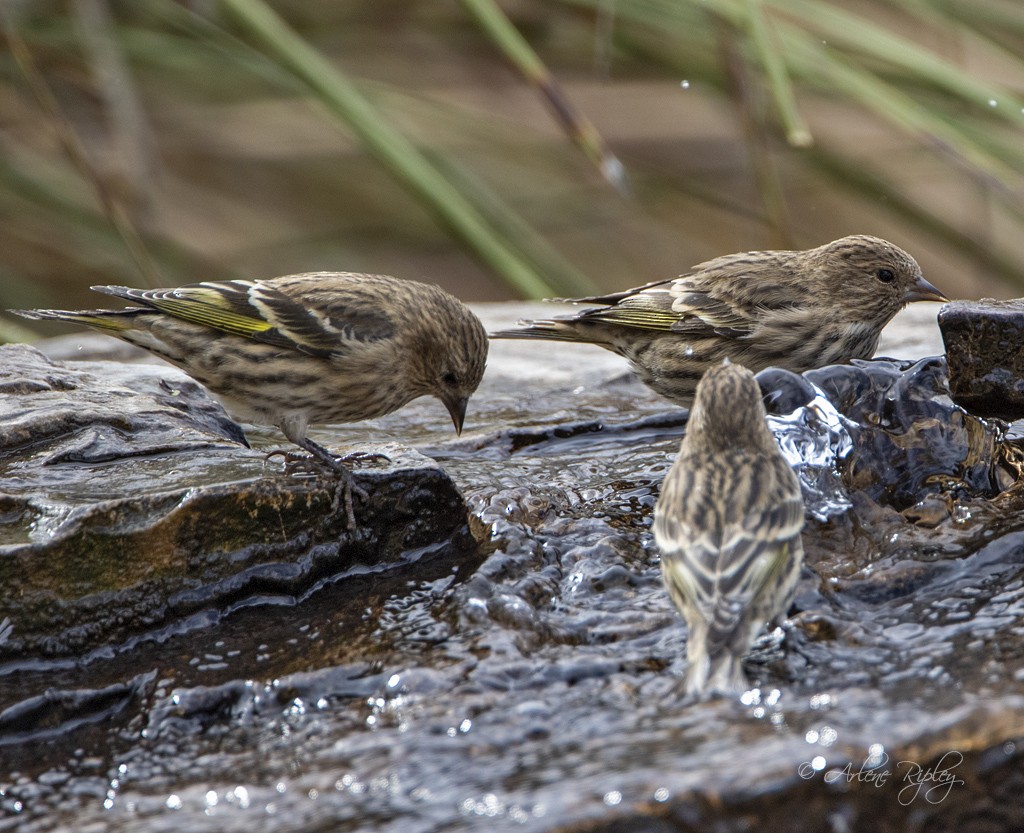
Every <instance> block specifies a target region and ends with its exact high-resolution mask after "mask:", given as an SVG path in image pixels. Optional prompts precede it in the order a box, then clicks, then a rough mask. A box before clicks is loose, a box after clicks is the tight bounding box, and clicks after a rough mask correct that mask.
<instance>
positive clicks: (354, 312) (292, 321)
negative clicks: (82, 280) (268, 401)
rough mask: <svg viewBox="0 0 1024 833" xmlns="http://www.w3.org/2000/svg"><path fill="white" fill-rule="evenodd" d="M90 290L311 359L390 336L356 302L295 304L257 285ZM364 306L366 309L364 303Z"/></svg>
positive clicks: (317, 300)
mask: <svg viewBox="0 0 1024 833" xmlns="http://www.w3.org/2000/svg"><path fill="white" fill-rule="evenodd" d="M93 288H94V289H96V290H97V291H100V292H105V293H107V294H108V295H116V296H117V297H120V298H125V299H127V300H132V301H137V302H139V303H142V304H144V305H145V306H147V307H149V308H151V309H154V310H157V311H159V312H162V313H165V314H166V315H170V316H173V317H174V318H178V319H180V320H182V321H189V322H191V323H194V324H201V325H202V326H205V327H210V328H211V329H214V330H219V331H220V332H224V333H230V334H232V335H237V336H244V337H246V338H251V339H253V340H254V341H259V342H263V343H265V344H273V345H276V346H278V347H285V348H290V349H293V350H299V351H301V352H304V353H308V354H311V355H315V356H322V357H329V356H332V355H337V354H339V353H343V352H345V350H346V346H347V344H348V343H350V342H352V341H372V340H376V339H379V338H381V337H383V336H385V335H386V334H387V333H388V332H390V322H383V323H387V324H388V326H381V324H382V322H381V321H379V320H378V318H379V316H374V315H372V313H371V314H369V315H367V314H364V313H363V311H362V310H361V309H360V306H361V305H360V304H359V303H358V300H359V299H350V300H352V301H355V303H352V304H350V307H351V310H346V309H344V308H343V307H341V306H339V305H337V304H335V305H334V306H333V307H331V306H330V305H329V304H325V303H324V297H322V296H319V295H317V294H315V293H313V294H310V296H309V297H308V298H306V297H303V298H302V300H298V299H297V298H294V297H292V296H291V295H290V294H287V293H285V292H283V291H281V290H279V289H277V288H276V287H273V286H268V285H267V284H265V283H259V282H256V281H207V282H204V283H198V284H190V285H188V286H182V287H178V288H176V289H153V290H144V289H132V288H130V287H121V286H97V287H93ZM362 306H366V307H367V309H369V305H368V304H365V305H362ZM346 312H349V314H348V315H346Z"/></svg>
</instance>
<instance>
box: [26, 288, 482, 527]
mask: <svg viewBox="0 0 1024 833" xmlns="http://www.w3.org/2000/svg"><path fill="white" fill-rule="evenodd" d="M92 288H93V289H95V290H96V291H97V292H103V293H106V294H107V295H114V296H116V297H118V298H123V299H125V300H128V301H133V302H135V303H137V304H138V306H134V307H130V308H128V309H122V310H84V311H78V312H75V311H66V310H11V312H15V313H17V314H18V315H21V316H23V317H25V318H34V319H57V320H61V321H71V322H74V323H77V324H85V325H87V326H89V327H93V328H95V329H97V330H101V331H103V332H105V333H108V334H110V335H113V336H117V337H118V338H121V339H123V340H125V341H127V342H130V343H131V344H135V345H138V346H139V347H143V348H145V349H146V350H149V351H150V352H151V353H153V354H154V355H156V356H159V357H160V358H162V359H165V360H167V361H169V362H171V363H172V364H175V365H177V366H178V367H180V368H181V369H182V370H184V371H185V372H186V373H188V374H189V375H190V376H192V377H193V378H194V379H196V380H197V381H199V382H200V383H202V384H203V385H204V386H205V387H207V388H208V389H209V390H210V391H211V392H213V393H214V394H215V395H216V396H217V397H218V398H219V399H220V400H221V401H222V402H223V404H224V406H225V408H226V409H227V410H228V411H229V412H230V413H231V414H232V415H233V416H234V417H235V418H236V419H238V420H240V421H243V422H249V423H255V424H261V425H267V424H269V425H275V426H277V427H278V428H280V429H281V431H282V432H283V433H284V435H285V436H286V437H287V438H288V439H289V440H291V441H292V442H293V443H295V444H296V445H297V446H299V447H300V448H303V449H305V450H306V451H308V452H309V453H310V454H312V455H313V456H314V457H315V458H317V459H318V460H320V461H321V462H323V463H325V464H327V465H328V466H330V467H331V468H332V469H334V470H335V471H337V472H338V473H339V474H340V475H342V477H345V478H346V483H347V482H348V480H347V474H348V468H347V467H346V466H345V465H344V464H343V463H342V462H341V461H339V460H338V458H335V457H334V456H333V455H331V454H330V452H328V451H327V449H325V448H324V447H323V446H321V445H319V444H318V443H316V442H314V441H313V440H311V439H310V438H309V437H308V436H307V430H308V428H309V426H310V425H315V424H322V423H339V422H357V421H359V420H364V419H373V418H375V417H380V416H384V415H385V414H389V413H391V412H392V411H395V410H397V409H398V408H401V407H402V406H403V405H405V404H406V403H408V402H410V401H411V400H413V399H416V398H417V397H420V396H436V397H437V398H438V399H440V400H441V402H443V403H444V406H445V407H446V408H447V409H448V413H449V414H451V418H452V421H453V422H454V423H455V430H456V431H458V432H461V431H462V424H463V420H464V419H465V415H466V405H467V403H468V402H469V398H470V396H471V394H472V393H473V392H474V391H475V390H476V388H477V385H479V384H480V380H481V378H482V377H483V373H484V365H485V363H486V360H487V335H486V332H485V330H484V327H483V325H482V324H481V323H480V320H479V319H478V318H477V317H476V315H474V314H473V313H472V312H471V311H470V310H469V309H468V308H467V307H466V306H465V305H464V304H463V303H462V302H461V301H459V300H458V299H457V298H455V297H454V296H452V295H450V294H449V293H447V292H445V291H444V290H442V289H441V288H440V287H437V286H433V285H431V284H423V283H417V282H415V281H406V280H399V279H397V278H392V277H389V276H386V275H364V274H358V273H353V272H311V273H305V274H300V275H288V276H286V277H282V278H272V279H269V280H230V281H207V282H204V283H197V284H191V285H188V286H182V287H179V288H177V289H150V290H143V289H131V288H129V287H125V286H94V287H92ZM346 489H347V491H346V508H347V510H348V514H349V522H350V525H351V524H352V522H353V516H352V510H351V486H350V485H348V486H346Z"/></svg>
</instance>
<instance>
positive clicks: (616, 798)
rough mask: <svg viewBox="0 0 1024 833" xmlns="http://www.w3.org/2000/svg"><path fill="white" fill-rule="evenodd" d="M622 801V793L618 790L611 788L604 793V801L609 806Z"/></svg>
mask: <svg viewBox="0 0 1024 833" xmlns="http://www.w3.org/2000/svg"><path fill="white" fill-rule="evenodd" d="M621 802H622V793H620V792H619V791H618V790H609V791H608V792H606V793H605V794H604V803H605V804H607V805H608V806H609V807H614V806H615V805H616V804H619V803H621Z"/></svg>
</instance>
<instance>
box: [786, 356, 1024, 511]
mask: <svg viewBox="0 0 1024 833" xmlns="http://www.w3.org/2000/svg"><path fill="white" fill-rule="evenodd" d="M804 378H805V379H806V380H807V381H808V382H811V383H812V384H814V385H816V386H817V387H818V388H819V389H820V390H821V391H822V392H823V393H824V394H825V395H826V396H827V397H828V398H829V400H830V401H831V402H833V403H834V404H835V406H836V408H837V409H838V410H839V412H840V413H841V414H842V415H843V416H844V417H845V418H846V419H847V420H848V423H847V424H848V425H849V427H850V432H851V434H852V436H853V448H852V449H851V450H850V453H849V454H848V455H847V456H846V459H845V461H844V463H843V467H842V471H843V480H844V483H845V484H846V487H847V489H848V490H849V491H858V492H862V493H864V494H865V495H867V496H869V497H870V498H871V499H872V500H874V501H876V502H878V503H881V504H884V505H886V506H891V507H893V508H895V509H896V510H897V511H903V510H905V509H908V508H910V507H912V506H915V505H916V504H918V503H920V502H921V501H923V500H925V499H926V498H928V497H929V496H931V495H934V494H937V493H940V492H941V493H943V494H946V495H949V496H951V497H953V498H962V499H970V498H975V497H984V498H992V497H995V496H996V495H998V494H999V493H1000V492H1002V491H1003V490H1004V489H1006V488H1007V487H1008V486H1009V485H1010V484H1011V483H1012V482H1013V481H1014V480H1015V479H1016V477H1017V469H1016V468H1015V467H1014V466H1012V465H1010V464H1008V462H1007V456H1006V455H1007V454H1011V453H1012V452H1013V449H1012V448H1009V447H1004V446H1003V444H1002V439H1003V437H1002V433H1001V430H1000V429H999V427H998V426H995V425H992V424H989V423H986V422H985V421H984V420H981V419H979V418H978V417H976V416H973V415H971V414H969V413H966V412H965V411H964V410H963V409H962V408H960V407H958V406H957V405H955V404H953V403H952V402H950V400H949V398H948V396H947V393H946V390H947V383H946V363H945V361H944V360H943V359H942V358H941V357H931V358H925V359H921V360H920V361H917V362H909V361H905V362H897V361H887V360H874V361H854V362H851V363H850V364H849V365H833V366H831V367H825V368H821V369H820V370H812V371H809V372H808V373H805V374H804ZM928 517H929V518H931V517H934V513H933V512H929V513H928Z"/></svg>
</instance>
